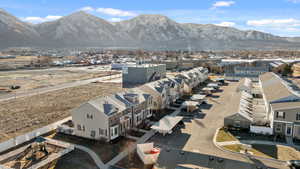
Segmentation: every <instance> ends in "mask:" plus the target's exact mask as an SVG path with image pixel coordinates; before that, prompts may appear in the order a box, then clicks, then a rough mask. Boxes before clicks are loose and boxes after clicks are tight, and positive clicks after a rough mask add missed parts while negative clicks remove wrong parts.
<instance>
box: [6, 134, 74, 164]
mask: <svg viewBox="0 0 300 169" xmlns="http://www.w3.org/2000/svg"><path fill="white" fill-rule="evenodd" d="M73 150H74V146H73V145H71V144H68V143H62V142H59V141H54V140H46V139H45V138H43V137H37V138H36V139H35V140H34V141H32V142H30V143H28V144H25V145H23V146H21V147H18V148H15V149H14V150H11V151H7V152H5V153H3V154H0V168H4V169H12V168H14V169H29V168H30V169H48V168H52V166H54V165H55V164H56V162H57V160H58V159H60V158H61V157H62V156H64V155H65V154H68V153H69V152H71V151H73Z"/></svg>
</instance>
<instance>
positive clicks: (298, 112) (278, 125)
mask: <svg viewBox="0 0 300 169" xmlns="http://www.w3.org/2000/svg"><path fill="white" fill-rule="evenodd" d="M259 84H260V86H261V90H262V94H263V100H264V104H265V109H266V113H267V117H268V118H269V120H270V126H271V127H272V128H273V131H274V133H275V134H280V135H285V136H291V137H293V138H297V139H300V96H299V92H297V91H296V90H295V89H294V88H292V87H291V84H288V83H287V82H286V81H284V80H283V79H282V78H280V77H279V76H278V75H276V74H274V73H271V72H268V73H265V74H263V75H261V76H260V77H259Z"/></svg>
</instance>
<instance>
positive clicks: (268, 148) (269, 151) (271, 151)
mask: <svg viewBox="0 0 300 169" xmlns="http://www.w3.org/2000/svg"><path fill="white" fill-rule="evenodd" d="M252 148H254V149H256V150H258V151H260V152H262V153H263V154H265V155H267V156H270V157H272V158H275V159H277V158H278V153H277V152H278V149H277V146H275V145H258V144H254V145H252Z"/></svg>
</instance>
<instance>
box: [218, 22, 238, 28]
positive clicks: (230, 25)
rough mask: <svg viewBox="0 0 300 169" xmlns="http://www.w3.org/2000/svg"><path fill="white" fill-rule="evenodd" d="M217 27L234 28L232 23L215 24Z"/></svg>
mask: <svg viewBox="0 0 300 169" xmlns="http://www.w3.org/2000/svg"><path fill="white" fill-rule="evenodd" d="M215 25H217V26H225V27H233V26H235V23H234V22H221V23H219V24H215Z"/></svg>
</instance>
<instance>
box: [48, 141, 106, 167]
mask: <svg viewBox="0 0 300 169" xmlns="http://www.w3.org/2000/svg"><path fill="white" fill-rule="evenodd" d="M45 139H46V140H48V141H52V142H57V143H59V144H64V145H69V146H70V145H71V146H72V145H73V146H74V147H75V148H77V149H79V150H81V151H84V152H86V153H88V154H89V155H90V157H91V158H92V159H93V160H94V162H95V163H96V165H97V167H98V168H99V169H108V167H107V166H106V165H105V164H104V163H103V161H102V160H101V159H100V158H99V156H98V155H97V154H96V153H95V152H94V151H93V150H91V149H89V148H87V147H85V146H82V145H78V144H71V143H67V142H63V141H58V140H54V139H50V138H45Z"/></svg>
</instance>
